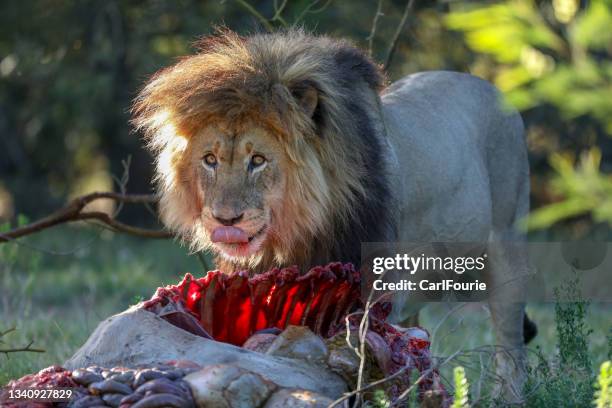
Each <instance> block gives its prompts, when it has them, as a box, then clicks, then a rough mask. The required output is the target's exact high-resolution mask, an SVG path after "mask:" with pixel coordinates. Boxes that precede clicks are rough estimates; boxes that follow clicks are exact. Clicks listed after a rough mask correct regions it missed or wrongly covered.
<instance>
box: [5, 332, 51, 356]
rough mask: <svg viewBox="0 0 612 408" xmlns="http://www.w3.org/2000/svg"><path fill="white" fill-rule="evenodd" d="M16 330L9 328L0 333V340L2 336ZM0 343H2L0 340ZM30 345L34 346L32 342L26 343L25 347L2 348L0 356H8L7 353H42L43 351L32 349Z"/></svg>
mask: <svg viewBox="0 0 612 408" xmlns="http://www.w3.org/2000/svg"><path fill="white" fill-rule="evenodd" d="M15 330H16V328H15V327H11V328H10V329H7V330H5V331H3V332H0V338H2V337H3V336H5V335H7V334H9V333H11V332H14V331H15ZM0 343H4V342H3V341H1V340H0ZM32 344H34V341H33V340H32V341H30V342H29V343H28V345H27V346H25V347H15V348H4V349H0V354H9V353H20V352H30V353H44V352H45V350H42V349H37V348H33V347H32Z"/></svg>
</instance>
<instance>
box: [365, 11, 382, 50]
mask: <svg viewBox="0 0 612 408" xmlns="http://www.w3.org/2000/svg"><path fill="white" fill-rule="evenodd" d="M382 3H383V0H378V4H377V6H376V14H374V18H373V19H372V28H371V29H370V35H368V38H366V39H367V40H368V53H369V54H370V57H371V56H372V53H373V52H374V37H375V36H376V29H377V28H378V19H379V18H380V17H381V16H382V15H383V12H382Z"/></svg>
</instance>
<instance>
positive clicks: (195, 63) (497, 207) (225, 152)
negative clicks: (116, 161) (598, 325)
mask: <svg viewBox="0 0 612 408" xmlns="http://www.w3.org/2000/svg"><path fill="white" fill-rule="evenodd" d="M381 91H382V93H381ZM381 95H382V97H381ZM498 99H499V97H498V93H497V92H496V91H495V89H494V88H493V87H492V86H491V85H489V84H487V83H486V82H484V81H481V80H478V79H476V78H474V77H471V76H469V75H465V74H457V73H448V72H432V73H422V74H416V75H412V76H409V77H407V78H405V79H403V80H401V81H398V82H396V83H395V84H393V85H391V86H389V87H388V88H387V89H384V90H383V77H382V74H381V73H380V72H379V69H378V67H377V66H376V65H375V64H373V63H372V62H371V61H370V59H369V58H368V57H367V56H366V55H364V54H363V53H362V52H361V51H359V50H358V49H356V48H354V47H353V46H351V45H350V44H349V43H347V42H344V41H339V40H334V39H330V38H327V37H314V36H310V35H308V34H305V33H304V32H302V31H295V30H292V31H289V32H285V33H276V34H261V35H255V36H251V37H246V38H240V37H238V36H236V35H235V34H233V33H228V32H226V33H221V34H220V35H218V36H216V37H212V38H209V39H207V40H205V41H204V42H203V43H202V44H201V47H200V52H199V53H198V54H196V55H194V56H191V57H188V58H185V59H182V60H181V61H179V62H178V63H177V64H175V65H174V66H172V67H169V68H167V69H165V70H163V71H160V72H159V73H158V74H157V75H156V76H155V77H154V78H153V79H152V80H151V81H150V82H149V84H148V85H147V87H146V88H145V89H144V90H143V91H142V93H141V94H140V96H139V98H138V99H137V101H136V106H135V113H136V120H135V123H136V125H137V126H138V127H139V128H141V129H143V130H144V131H145V132H146V134H147V136H148V138H149V146H150V147H151V148H152V150H153V151H154V153H155V154H156V158H157V180H158V189H159V194H160V198H161V213H162V219H163V220H164V222H165V223H166V224H167V225H168V226H169V227H170V228H172V229H173V230H175V231H176V232H177V233H178V234H179V235H180V236H181V237H182V238H183V239H184V240H185V241H187V242H189V243H190V244H191V246H192V247H193V248H194V249H195V250H202V249H212V250H213V251H215V252H216V253H217V254H218V255H219V256H218V266H219V268H221V269H222V270H225V271H227V272H228V273H229V272H233V271H236V270H239V269H244V268H249V269H250V270H251V271H252V272H254V273H257V272H259V271H264V270H267V269H269V268H271V267H275V266H286V265H291V264H297V265H299V266H301V267H302V268H304V269H307V268H309V267H311V266H313V265H317V264H323V263H327V262H330V261H344V262H354V263H356V264H358V263H359V262H360V249H361V243H362V242H380V241H413V242H414V241H417V242H418V241H420V242H429V241H479V242H482V241H487V240H490V241H491V242H501V241H500V240H502V239H512V238H516V235H515V233H514V230H513V224H514V223H515V221H516V220H517V218H518V217H520V216H522V215H524V214H525V213H526V211H527V207H528V189H529V186H528V166H527V156H526V149H525V142H524V139H523V129H522V123H521V120H520V117H519V116H518V115H517V114H516V113H512V112H505V111H504V110H502V109H501V107H500V103H499V102H500V101H499V100H498ZM254 154H255V155H257V156H259V158H258V166H259V165H260V163H264V165H261V167H258V168H257V169H255V170H254V167H253V165H251V164H250V163H252V162H251V161H249V160H252V158H253V155H254ZM204 159H205V160H206V162H204V161H203V160H204ZM222 235H224V236H225V238H223V239H222V240H221V241H222V242H219V241H220V239H219V238H218V237H219V236H222ZM232 236H234V237H239V238H240V239H238V238H232ZM247 237H248V242H247ZM238 241H240V242H238ZM502 252H503V251H502ZM518 270H519V271H520V270H521V268H518ZM506 272H507V271H506ZM498 273H505V272H504V271H503V270H502V269H500V270H499V272H498ZM491 309H492V314H493V320H494V326H495V329H496V333H497V335H498V340H499V342H500V343H501V344H502V345H506V346H508V347H511V348H514V347H517V350H521V345H522V321H523V320H522V318H523V315H522V313H523V306H522V304H520V303H516V304H513V305H511V306H506V305H503V306H496V305H493V304H492V308H491ZM520 355H521V352H520V351H519V352H518V356H519V357H520ZM507 362H508V359H505V360H504V361H502V366H503V365H504V364H506V366H507V365H508V364H507ZM519 366H520V364H519ZM505 370H506V374H507V373H508V372H511V371H515V370H514V369H510V368H507V367H506V369H505ZM519 371H520V370H519ZM519 376H520V375H519Z"/></svg>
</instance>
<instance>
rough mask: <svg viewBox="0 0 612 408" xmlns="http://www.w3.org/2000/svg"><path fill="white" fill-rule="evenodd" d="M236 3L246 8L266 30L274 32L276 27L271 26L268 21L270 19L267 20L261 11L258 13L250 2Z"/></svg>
mask: <svg viewBox="0 0 612 408" xmlns="http://www.w3.org/2000/svg"><path fill="white" fill-rule="evenodd" d="M236 2H237V3H238V4H240V5H241V6H242V7H244V8H245V9H246V10H247V11H248V12H249V13H251V14H252V15H253V16H255V18H257V19H258V20H259V22H260V23H261V24H262V25H263V26H264V27H265V29H266V30H268V31H269V32H272V31H274V27H273V26H272V24H270V21H268V19H267V18H265V17H264V16H263V15H262V14H261V13H260V12H259V11H257V9H255V7H253V6H252V5H251V4H250V3H249V2H248V1H246V0H236Z"/></svg>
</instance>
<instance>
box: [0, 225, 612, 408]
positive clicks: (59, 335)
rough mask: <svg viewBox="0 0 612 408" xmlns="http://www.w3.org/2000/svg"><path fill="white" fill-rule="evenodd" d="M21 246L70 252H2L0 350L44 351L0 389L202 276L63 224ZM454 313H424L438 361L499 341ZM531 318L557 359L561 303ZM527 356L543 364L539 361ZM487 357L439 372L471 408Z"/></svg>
mask: <svg viewBox="0 0 612 408" xmlns="http://www.w3.org/2000/svg"><path fill="white" fill-rule="evenodd" d="M24 243H25V244H26V245H28V246H35V247H38V248H44V249H45V250H47V251H53V252H62V253H66V252H67V253H68V254H63V255H57V254H49V253H45V252H41V251H39V250H34V249H30V248H28V247H27V246H18V245H14V244H9V245H0V331H3V330H6V329H9V328H11V327H16V328H17V330H16V331H15V332H13V333H10V334H8V335H7V336H4V337H3V338H2V339H1V340H2V341H3V343H0V349H1V348H6V347H17V346H24V345H26V344H28V343H29V342H30V341H31V340H34V344H33V347H37V348H42V349H44V350H46V352H45V353H41V354H38V353H11V354H8V355H2V354H0V384H5V383H6V382H7V381H8V380H10V379H13V378H17V377H20V376H22V375H24V374H28V373H31V372H34V371H37V370H39V369H41V368H43V367H47V366H49V365H52V364H62V363H63V362H64V361H65V360H66V359H67V358H68V357H70V356H71V355H72V354H73V353H74V352H75V351H76V350H77V348H78V347H79V346H80V345H81V344H83V342H84V341H85V340H86V339H87V337H88V335H89V334H90V333H91V331H92V330H93V329H94V328H95V327H96V325H97V324H98V323H99V322H100V320H102V319H104V318H106V317H107V316H109V315H111V314H113V313H117V312H120V311H122V310H124V309H126V308H127V307H128V306H129V305H131V304H133V303H135V302H136V300H137V299H138V298H148V297H150V296H151V294H152V293H153V292H154V290H155V288H156V287H158V286H160V285H165V284H171V283H176V282H177V281H178V280H179V279H181V278H182V276H183V274H184V273H185V272H192V273H194V274H201V273H202V272H203V267H202V266H201V264H200V263H199V261H198V260H197V258H196V257H195V256H191V255H189V254H188V253H187V251H186V249H185V248H183V247H181V246H180V245H179V244H177V243H175V242H172V241H153V240H143V239H137V238H130V237H126V236H120V235H114V234H112V233H109V232H106V231H105V232H102V233H100V232H96V231H94V230H93V229H91V228H74V227H73V228H69V227H65V228H60V229H56V230H51V231H46V232H44V233H42V234H39V235H37V236H33V237H30V238H28V239H27V240H26V241H24ZM450 307H451V306H450V305H445V304H430V305H429V306H428V307H427V308H425V309H424V310H423V312H422V314H421V323H422V325H423V326H424V327H425V328H427V329H428V330H430V332H434V329H435V328H436V326H438V325H439V327H438V329H437V330H435V337H434V345H433V348H432V353H433V355H434V356H440V357H444V356H448V355H450V354H452V353H454V352H455V351H456V350H457V349H462V350H468V351H469V350H479V348H480V347H482V346H486V345H491V344H494V343H495V341H494V337H493V334H492V332H491V330H490V322H489V315H488V311H487V310H486V309H485V308H484V307H482V306H481V305H478V304H466V305H465V306H464V307H463V308H462V309H461V310H460V311H458V312H456V313H453V314H451V315H450V316H449V317H447V318H443V317H444V316H446V315H447V314H448V311H449V308H450ZM528 313H529V315H530V316H531V318H532V319H533V320H534V321H535V322H536V323H537V324H538V329H539V334H538V337H536V339H535V340H534V341H533V342H532V344H531V345H530V349H532V350H536V348H537V349H539V350H541V354H542V355H543V356H545V357H546V359H548V360H551V361H552V358H553V356H555V355H556V354H557V346H556V345H557V326H556V324H555V305H554V304H552V303H550V304H530V305H529V306H528ZM585 313H586V314H585V316H584V322H585V325H586V326H587V327H589V328H590V329H592V330H593V333H592V334H591V335H590V336H589V341H588V345H587V349H588V350H587V354H588V356H589V359H590V360H591V361H592V362H593V367H599V365H600V364H601V362H603V361H605V360H606V359H607V358H608V353H609V352H610V348H611V347H612V346H611V345H610V344H612V340H609V337H608V334H609V333H610V321H611V320H612V319H611V317H612V305H606V304H592V305H590V307H589V308H588V309H587V310H586V311H585ZM440 322H442V323H441V324H440ZM610 338H612V335H611V336H610ZM609 342H610V344H609ZM530 355H531V360H532V362H533V363H537V354H536V353H530ZM489 357H490V355H489V354H487V353H486V352H480V351H479V352H473V353H464V354H462V355H461V356H459V357H458V358H457V359H456V360H455V361H453V362H451V364H448V365H447V366H445V367H444V368H443V369H442V370H441V373H442V376H443V378H444V379H445V381H447V385H448V388H449V389H452V382H453V368H454V367H455V366H457V365H461V366H463V367H464V368H465V373H466V376H467V380H468V382H469V384H470V392H471V395H470V401H471V402H472V403H473V404H474V403H476V404H475V405H476V406H478V402H479V396H480V397H481V398H482V396H484V395H486V393H487V390H488V389H489V388H490V386H491V383H490V382H489V380H490V378H491V377H489V376H490V373H491V371H492V362H491V361H488V360H487V359H488V358H489ZM481 379H484V380H483V381H481ZM480 403H481V404H482V403H483V402H482V399H480Z"/></svg>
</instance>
